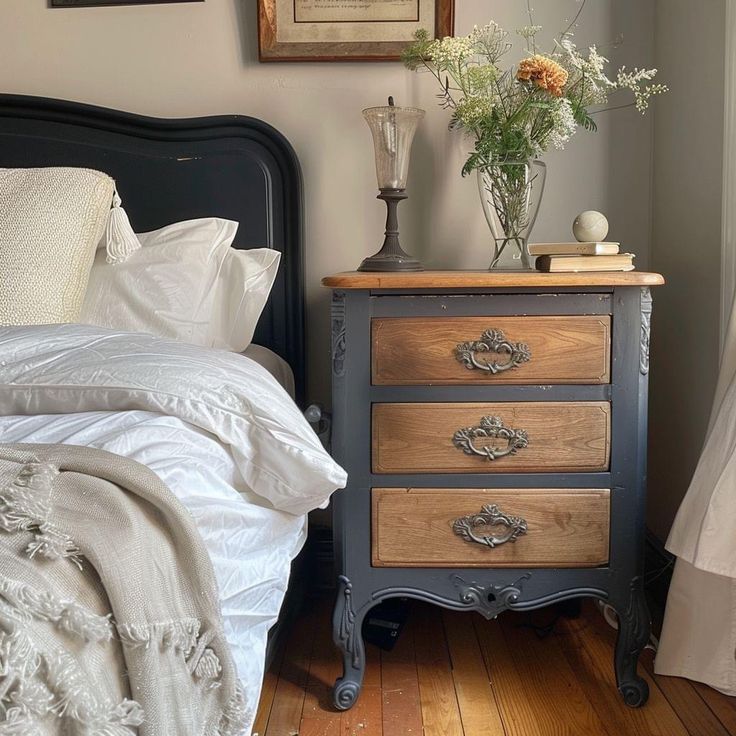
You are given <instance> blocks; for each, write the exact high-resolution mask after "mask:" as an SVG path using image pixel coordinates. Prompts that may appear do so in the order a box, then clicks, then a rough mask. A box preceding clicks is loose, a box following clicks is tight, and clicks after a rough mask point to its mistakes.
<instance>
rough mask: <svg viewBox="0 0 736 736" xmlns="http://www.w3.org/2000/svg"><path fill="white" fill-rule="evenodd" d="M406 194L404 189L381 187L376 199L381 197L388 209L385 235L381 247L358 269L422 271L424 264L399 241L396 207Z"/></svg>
mask: <svg viewBox="0 0 736 736" xmlns="http://www.w3.org/2000/svg"><path fill="white" fill-rule="evenodd" d="M407 197H408V195H407V194H406V190H405V189H381V193H380V194H379V195H378V197H377V198H376V199H382V200H383V201H384V202H385V203H386V208H387V210H388V212H387V214H386V237H385V239H384V241H383V247H382V248H381V250H379V251H378V253H376V254H375V255H373V256H371V257H370V258H366V259H365V260H364V261H363V263H361V264H360V267H359V268H358V271H424V266H422V264H421V263H419V261H418V260H416V258H412V257H411V256H410V255H409V254H408V253H405V252H404V249H403V248H402V247H401V244H400V243H399V218H398V214H397V208H398V206H399V202H401V200H402V199H406V198H407Z"/></svg>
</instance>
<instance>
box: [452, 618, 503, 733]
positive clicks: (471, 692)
mask: <svg viewBox="0 0 736 736" xmlns="http://www.w3.org/2000/svg"><path fill="white" fill-rule="evenodd" d="M442 618H443V621H444V624H445V635H446V637H447V645H448V647H449V650H450V661H451V662H452V678H453V680H454V682H455V694H456V696H457V702H458V705H459V706H460V719H461V720H462V724H463V731H464V733H465V736H505V733H506V732H505V730H504V727H503V722H502V721H501V713H500V712H499V709H498V703H497V702H496V696H495V694H494V692H493V686H492V685H491V678H490V677H489V675H488V670H487V668H486V666H485V662H484V661H483V655H482V654H481V651H480V645H479V643H478V638H477V637H476V635H475V628H474V627H473V622H472V619H470V618H469V617H468V616H466V615H465V614H464V613H451V612H449V611H444V612H443V614H442Z"/></svg>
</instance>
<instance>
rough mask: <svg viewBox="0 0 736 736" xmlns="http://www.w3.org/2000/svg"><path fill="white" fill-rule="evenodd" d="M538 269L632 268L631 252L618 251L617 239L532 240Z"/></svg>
mask: <svg viewBox="0 0 736 736" xmlns="http://www.w3.org/2000/svg"><path fill="white" fill-rule="evenodd" d="M529 253H530V255H532V256H536V257H537V262H536V266H537V271H547V272H549V273H560V272H565V271H573V272H574V271H633V270H634V254H633V253H619V244H618V243H532V244H531V245H530V246H529Z"/></svg>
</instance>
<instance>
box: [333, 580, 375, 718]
mask: <svg viewBox="0 0 736 736" xmlns="http://www.w3.org/2000/svg"><path fill="white" fill-rule="evenodd" d="M338 586H339V588H338V593H337V600H336V601H335V610H334V613H333V615H332V636H333V639H334V641H335V644H336V645H337V646H338V647H339V649H340V651H341V652H342V663H343V675H342V677H339V678H338V679H337V681H336V682H335V688H334V690H333V702H334V704H335V707H336V708H337V709H338V710H347V709H348V708H351V707H352V706H353V705H354V704H355V701H356V700H357V699H358V695H360V688H361V687H362V685H363V675H364V674H365V647H364V645H363V634H362V628H363V618H364V616H365V613H366V610H367V609H368V608H369V607H367V606H362V607H361V608H360V612H359V613H356V612H355V607H354V602H353V586H352V583H351V582H350V580H348V579H347V578H346V577H345V576H344V575H340V577H339V578H338Z"/></svg>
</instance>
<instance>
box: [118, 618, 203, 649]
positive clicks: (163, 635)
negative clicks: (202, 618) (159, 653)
mask: <svg viewBox="0 0 736 736" xmlns="http://www.w3.org/2000/svg"><path fill="white" fill-rule="evenodd" d="M199 629H200V623H199V621H198V620H197V619H196V618H185V619H181V620H180V621H164V622H157V623H153V624H120V623H118V625H117V630H118V636H119V637H120V641H121V642H122V643H123V644H124V645H125V646H128V647H133V648H135V647H144V648H145V649H148V647H149V646H151V644H155V645H158V647H159V648H160V649H163V650H166V649H173V650H174V651H176V652H182V653H183V654H184V656H185V657H186V656H188V655H189V653H190V652H191V651H192V649H194V647H195V646H196V645H197V638H198V637H199Z"/></svg>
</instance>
